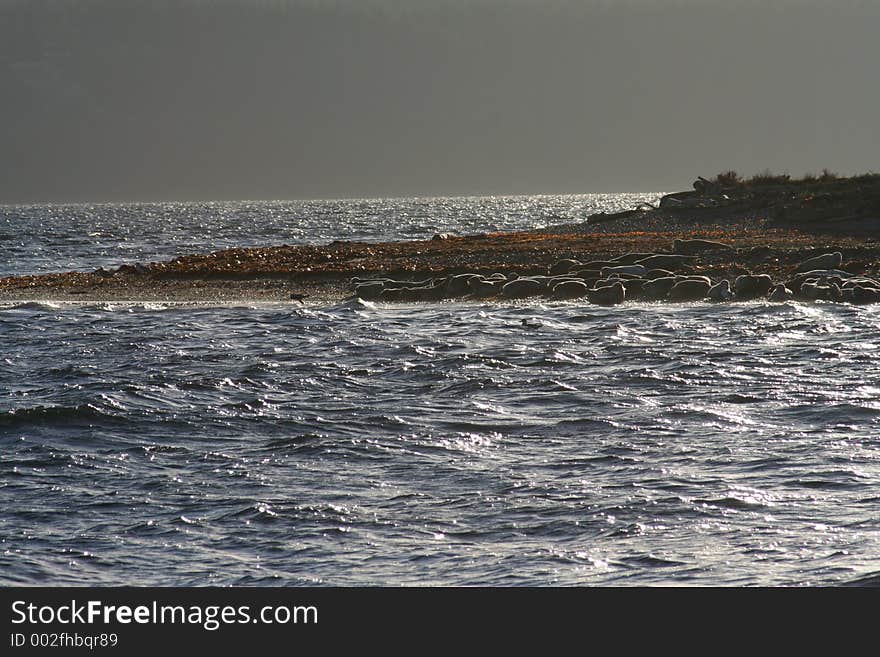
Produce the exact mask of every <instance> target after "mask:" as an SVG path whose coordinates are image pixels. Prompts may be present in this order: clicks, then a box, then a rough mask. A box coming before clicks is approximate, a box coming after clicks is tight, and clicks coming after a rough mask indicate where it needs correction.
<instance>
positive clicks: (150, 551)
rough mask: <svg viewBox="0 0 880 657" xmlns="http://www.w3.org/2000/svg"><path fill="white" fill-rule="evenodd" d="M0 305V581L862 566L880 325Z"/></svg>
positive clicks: (841, 312)
mask: <svg viewBox="0 0 880 657" xmlns="http://www.w3.org/2000/svg"><path fill="white" fill-rule="evenodd" d="M439 228H443V226H439ZM432 230H433V229H432ZM156 236H157V239H158V237H160V236H161V232H160V231H157V233H156ZM81 257H83V258H84V257H85V255H84V254H83V255H82V256H81ZM0 308H2V309H0V390H2V391H3V395H2V397H0V446H2V451H0V472H2V480H0V583H4V584H159V585H188V584H193V585H201V584H218V585H219V584H256V585H260V584H338V585H361V584H391V585H397V584H407V585H409V584H495V585H547V584H563V585H590V584H606V585H608V584H611V585H621V584H625V585H632V584H639V585H644V584H701V585H710V584H711V585H718V584H722V585H756V584H757V585H780V584H781V585H804V584H812V585H816V584H834V583H856V584H858V583H875V582H876V580H877V573H878V572H880V556H878V555H880V513H878V509H880V486H878V482H880V437H878V436H880V306H858V307H857V306H850V305H846V304H827V303H822V302H820V303H815V304H800V303H786V304H775V305H774V304H766V303H744V304H730V305H721V306H718V305H708V304H679V305H672V304H668V305H661V304H644V303H634V304H625V305H624V306H622V307H617V308H610V309H609V308H600V307H596V306H590V305H588V304H583V303H575V302H569V303H552V304H550V303H547V304H540V303H516V304H514V303H511V304H481V303H440V304H430V305H425V304H413V305H396V304H369V303H364V302H346V303H343V304H340V305H335V306H330V307H302V306H292V305H287V304H275V305H273V304H263V305H246V304H244V305H240V306H222V307H199V306H183V305H181V306H175V305H158V304H150V305H130V304H103V305H66V306H65V305H57V304H49V303H31V304H6V305H5V306H0Z"/></svg>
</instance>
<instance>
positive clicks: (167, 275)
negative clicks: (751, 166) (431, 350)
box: [0, 172, 880, 304]
mask: <svg viewBox="0 0 880 657" xmlns="http://www.w3.org/2000/svg"><path fill="white" fill-rule="evenodd" d="M878 240H880V175H876V174H870V175H864V176H858V177H849V178H840V177H837V176H835V175H833V174H829V173H827V172H826V173H825V174H823V175H822V176H808V177H805V178H801V179H798V180H792V179H790V178H789V177H788V176H776V175H771V174H764V175H761V176H756V177H754V178H751V179H748V180H742V179H740V178H739V176H738V175H737V174H735V173H733V172H728V173H725V174H719V175H718V176H716V177H714V178H712V179H706V178H702V177H701V178H698V179H697V180H696V181H695V182H694V184H693V189H692V190H689V191H685V192H679V193H674V194H668V195H666V196H663V197H662V198H660V200H659V202H658V203H656V204H648V203H645V204H642V205H640V206H639V207H636V208H633V209H631V210H628V211H625V212H619V213H615V214H595V215H592V216H590V217H589V218H587V220H586V221H584V222H581V223H577V224H563V225H558V226H552V227H548V228H542V229H540V230H532V231H518V232H507V233H482V234H477V235H465V236H458V235H448V234H438V235H435V236H434V238H433V239H430V240H416V241H399V242H381V243H378V242H376V243H374V242H353V241H342V240H339V241H334V242H331V243H330V244H326V245H321V246H288V245H281V246H267V247H262V248H235V249H226V250H223V251H217V252H214V253H209V254H193V255H184V256H180V257H177V258H174V259H173V260H169V261H166V262H153V263H149V264H141V263H135V264H123V265H121V266H119V267H118V268H115V269H110V270H108V269H104V268H100V269H97V270H95V271H92V272H66V273H57V274H42V275H35V276H11V277H6V278H2V279H0V301H32V300H53V301H61V302H65V301H138V302H141V301H187V302H203V303H215V302H220V303H223V302H234V301H296V302H304V303H310V302H315V303H327V302H333V301H338V300H342V299H344V298H347V297H351V296H353V295H357V296H359V297H361V298H363V299H372V300H380V301H391V302H412V301H440V300H444V299H480V300H484V299H485V300H492V299H499V300H504V299H519V298H528V297H536V298H538V297H545V298H551V299H582V300H583V301H587V302H591V303H601V304H614V303H620V302H623V301H627V300H657V301H660V300H668V301H695V300H703V299H706V300H717V301H724V300H738V299H758V298H767V299H772V300H785V299H789V298H797V299H805V300H814V299H822V300H829V301H843V302H851V303H871V302H877V301H880V282H878V281H880V241H878Z"/></svg>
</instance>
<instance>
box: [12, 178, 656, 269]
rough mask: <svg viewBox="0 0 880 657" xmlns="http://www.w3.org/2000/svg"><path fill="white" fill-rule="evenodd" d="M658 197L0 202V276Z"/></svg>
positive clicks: (410, 231) (554, 218)
mask: <svg viewBox="0 0 880 657" xmlns="http://www.w3.org/2000/svg"><path fill="white" fill-rule="evenodd" d="M657 197H658V194H582V195H567V196H491V197H480V198H411V199H348V200H340V201H271V202H265V201H261V202H254V201H252V202H238V203H227V202H222V203H221V202H217V203H144V204H99V205H18V206H10V205H6V206H4V205H0V248H2V251H3V253H4V257H3V258H0V276H8V275H12V274H35V273H45V272H53V271H69V270H84V271H91V270H93V269H96V268H97V267H102V266H103V267H111V266H118V265H119V264H121V263H123V262H134V261H147V262H149V261H154V260H165V259H168V258H173V257H175V256H179V255H184V254H187V253H204V252H208V251H214V250H218V249H224V248H230V247H236V246H266V245H273V244H326V243H327V242H330V241H332V240H335V239H348V240H366V241H377V240H378V241H387V240H399V239H428V238H430V237H432V236H433V235H434V234H436V233H438V232H451V233H457V234H462V235H467V234H474V233H481V232H492V231H499V230H523V229H530V228H540V227H543V226H547V225H552V224H561V223H569V222H576V221H582V220H584V219H585V218H586V217H588V216H590V215H591V214H593V213H595V212H600V211H605V212H613V211H619V210H628V209H630V208H632V207H634V206H635V205H637V204H638V203H640V202H642V201H646V200H647V201H650V200H654V199H656V198H657Z"/></svg>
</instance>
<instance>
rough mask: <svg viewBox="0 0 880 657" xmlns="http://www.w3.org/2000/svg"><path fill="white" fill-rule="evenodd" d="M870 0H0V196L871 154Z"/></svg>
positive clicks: (674, 182)
mask: <svg viewBox="0 0 880 657" xmlns="http://www.w3.org/2000/svg"><path fill="white" fill-rule="evenodd" d="M878 34H880V3H878V2H868V1H863V2H859V1H857V0H838V1H837V2H830V1H829V2H815V1H810V0H781V1H777V2H758V1H757V0H727V1H723V2H722V1H721V0H718V1H717V2H716V1H712V0H704V1H703V2H697V1H688V0H622V1H619V2H610V1H601V0H593V1H591V0H583V1H581V2H573V1H569V2H566V1H564V0H546V1H544V2H537V1H536V2H529V1H527V0H507V1H501V0H498V1H493V0H473V1H471V2H467V1H465V0H437V1H434V2H428V1H427V0H423V1H422V2H419V1H418V0H399V1H398V0H385V1H382V0H359V1H358V2H355V1H354V0H350V1H343V0H335V1H334V0H326V1H321V0H287V1H285V0H239V1H235V0H179V1H177V2H172V1H171V0H0V126H2V132H0V202H26V201H102V200H163V199H167V200H173V199H180V200H185V199H193V200H196V199H281V198H321V197H324V198H327V197H334V198H335V197H351V196H358V197H359V196H404V195H463V194H518V193H524V194H526V193H566V192H591V191H640V190H660V189H678V188H683V187H687V186H689V185H690V183H691V181H692V180H693V179H694V177H695V176H697V175H706V176H708V175H712V174H714V173H718V172H719V171H722V170H727V169H731V168H733V169H737V170H739V171H741V172H742V173H745V174H751V173H756V172H758V171H761V170H764V169H771V170H774V171H787V172H789V173H792V174H798V175H799V174H802V173H805V172H808V171H821V170H822V169H823V168H825V167H827V168H829V169H832V170H836V171H838V172H841V173H860V172H866V171H878V170H880V164H878V160H880V149H878V145H880V143H878V142H880V139H878V126H880V84H878V82H880V80H878V78H880V73H878V71H880V66H878V64H880V38H878Z"/></svg>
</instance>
